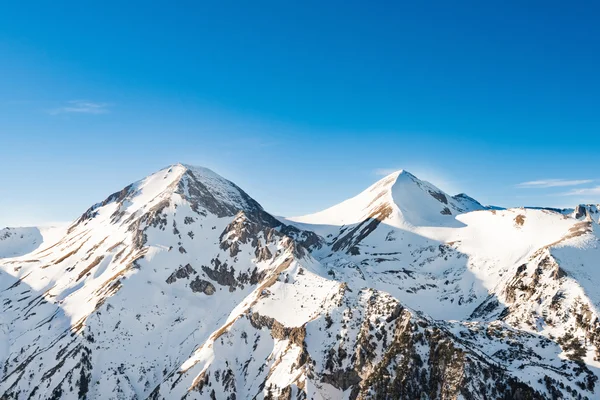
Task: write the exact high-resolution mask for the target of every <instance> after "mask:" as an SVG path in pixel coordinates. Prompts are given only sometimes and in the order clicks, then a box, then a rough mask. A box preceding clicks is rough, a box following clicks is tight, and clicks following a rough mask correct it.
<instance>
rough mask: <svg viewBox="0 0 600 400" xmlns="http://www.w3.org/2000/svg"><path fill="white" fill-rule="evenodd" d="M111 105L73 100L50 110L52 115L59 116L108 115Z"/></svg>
mask: <svg viewBox="0 0 600 400" xmlns="http://www.w3.org/2000/svg"><path fill="white" fill-rule="evenodd" d="M109 107H110V104H108V103H98V102H94V101H88V100H71V101H69V102H67V104H66V105H64V106H62V107H58V108H55V109H52V110H49V111H48V113H49V114H50V115H58V114H106V113H108V112H110V108H109Z"/></svg>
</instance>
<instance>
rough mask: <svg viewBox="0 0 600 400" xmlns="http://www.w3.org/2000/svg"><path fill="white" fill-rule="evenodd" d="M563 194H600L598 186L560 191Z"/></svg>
mask: <svg viewBox="0 0 600 400" xmlns="http://www.w3.org/2000/svg"><path fill="white" fill-rule="evenodd" d="M562 195H563V196H600V186H596V187H589V188H581V189H572V190H570V191H568V192H565V193H562Z"/></svg>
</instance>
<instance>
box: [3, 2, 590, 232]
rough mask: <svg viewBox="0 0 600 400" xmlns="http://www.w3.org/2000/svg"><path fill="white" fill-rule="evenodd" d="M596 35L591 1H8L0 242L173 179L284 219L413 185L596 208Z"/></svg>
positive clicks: (498, 201)
mask: <svg viewBox="0 0 600 400" xmlns="http://www.w3.org/2000/svg"><path fill="white" fill-rule="evenodd" d="M599 20H600V3H598V2H597V1H573V2H565V1H560V2H558V1H539V2H534V1H457V2H453V1H439V2H430V1H417V2H401V1H390V2H384V1H380V2H372V1H325V2H323V1H253V2H250V1H243V0H242V1H235V2H229V1H214V2H203V1H188V2H183V1H169V2H167V1H144V2H135V1H118V2H117V1H110V0H109V1H92V2H86V1H84V2H82V1H32V2H21V1H13V2H4V4H3V5H2V6H1V7H0V168H1V174H0V225H2V226H4V225H27V224H34V223H35V224H39V223H48V222H53V221H65V220H71V219H73V218H75V217H76V216H78V215H79V214H81V213H82V212H83V211H85V209H86V208H87V207H88V206H90V205H91V204H93V203H95V202H98V201H101V200H103V199H104V198H105V197H106V196H107V195H109V194H110V193H112V192H114V191H116V190H119V189H120V188H122V187H123V186H125V185H127V184H128V183H130V182H132V181H135V180H138V179H140V178H142V177H144V176H146V175H148V174H149V173H151V172H153V171H155V170H158V169H160V168H162V167H164V166H166V165H168V164H172V163H176V162H185V163H189V164H195V165H202V166H207V167H209V168H212V169H213V170H215V171H216V172H218V173H220V174H221V175H223V176H225V177H226V178H228V179H230V180H232V181H234V182H236V183H237V184H238V185H239V186H241V187H242V188H243V189H245V190H246V191H247V192H248V193H249V194H250V195H251V196H253V197H254V198H255V199H256V200H258V201H259V202H260V203H261V204H263V206H264V207H265V208H266V209H267V210H269V211H271V212H273V213H275V214H280V215H299V214H305V213H309V212H313V211H317V210H319V209H322V208H325V207H328V206H331V205H333V204H335V203H337V202H339V201H342V200H344V199H346V198H348V197H350V196H353V195H355V194H357V193H358V192H360V191H361V190H363V189H364V188H366V187H367V186H368V185H369V184H371V183H373V182H374V181H376V180H377V179H378V178H380V175H381V174H382V173H385V172H388V171H391V170H395V169H401V168H404V169H407V170H409V171H411V172H412V173H414V174H415V175H417V176H419V177H421V178H423V179H426V180H430V181H431V182H432V183H434V184H436V185H438V186H440V187H441V188H442V189H445V190H447V191H450V192H456V193H457V192H466V193H468V194H469V195H471V196H473V197H475V198H476V199H478V200H480V201H481V202H482V203H485V204H495V205H500V206H522V205H526V206H530V205H531V206H565V207H566V206H574V205H575V204H577V203H579V202H600V174H599V171H600V168H599V167H600V156H599V151H598V143H599V142H598V138H599V136H600V23H598V21H599ZM524 182H529V183H526V184H523V183H524Z"/></svg>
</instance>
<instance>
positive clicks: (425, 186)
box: [291, 169, 485, 226]
mask: <svg viewBox="0 0 600 400" xmlns="http://www.w3.org/2000/svg"><path fill="white" fill-rule="evenodd" d="M484 208H485V207H483V206H482V205H481V204H480V203H479V202H477V201H476V200H474V199H472V198H471V197H469V196H467V195H465V194H461V195H457V196H451V195H448V194H446V193H445V192H444V191H442V190H441V189H439V188H437V187H436V186H434V185H433V184H431V183H429V182H427V181H423V180H421V179H419V178H417V177H416V176H415V175H413V174H412V173H410V172H408V171H407V170H404V169H401V170H398V171H395V172H392V173H391V174H389V175H387V176H385V177H383V178H382V179H380V180H379V181H377V182H375V183H374V184H373V185H371V186H369V187H368V188H367V189H366V190H364V191H363V192H361V193H360V194H358V195H357V196H354V197H352V198H350V199H348V200H346V201H343V202H342V203H339V204H337V205H335V206H333V207H330V208H328V209H326V210H323V211H320V212H317V213H315V214H311V215H305V216H301V217H293V218H291V220H293V221H297V222H302V223H314V224H322V225H348V224H355V223H359V222H361V221H363V220H365V219H367V218H371V217H372V216H373V215H375V214H378V212H377V210H382V209H386V210H388V211H389V212H387V213H386V214H388V216H389V218H393V219H395V220H396V221H395V223H394V225H403V226H404V225H406V224H408V225H412V226H431V225H439V226H445V225H448V224H452V223H453V222H452V221H455V220H454V216H456V215H458V214H461V213H464V212H469V211H474V210H481V209H484ZM392 214H396V217H394V216H393V215H392Z"/></svg>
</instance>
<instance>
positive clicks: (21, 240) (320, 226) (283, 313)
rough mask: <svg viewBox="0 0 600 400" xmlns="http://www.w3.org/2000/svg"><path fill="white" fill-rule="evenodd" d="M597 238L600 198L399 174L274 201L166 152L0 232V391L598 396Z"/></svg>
mask: <svg viewBox="0 0 600 400" xmlns="http://www.w3.org/2000/svg"><path fill="white" fill-rule="evenodd" d="M82 211H83V210H82ZM599 244H600V205H578V206H576V207H575V208H573V209H564V210H557V209H549V208H511V209H502V208H499V207H489V206H484V205H482V204H481V203H479V202H478V201H476V200H475V199H473V198H471V197H469V196H468V195H466V194H458V195H454V196H452V195H449V194H447V193H445V192H444V191H442V190H440V189H438V188H437V187H436V186H434V185H433V184H431V183H429V182H425V181H422V180H420V179H419V178H417V177H416V176H414V175H412V174H411V173H409V172H407V171H398V172H395V173H393V174H390V175H388V176H386V177H385V178H383V179H381V180H380V181H378V182H376V183H375V184H373V185H372V186H370V187H369V188H367V189H366V190H364V191H363V192H362V193H360V194H358V195H357V196H355V197H353V198H351V199H348V200H346V201H344V202H342V203H340V204H338V205H335V206H333V207H331V208H328V209H326V210H323V211H321V212H318V213H315V214H311V215H305V216H299V217H279V216H275V215H272V214H271V213H269V212H268V210H265V209H264V208H263V207H262V206H261V205H260V204H259V203H258V202H257V201H255V200H254V199H252V198H251V197H250V196H249V195H248V194H247V193H246V192H244V190H242V189H241V188H240V187H238V186H237V185H235V184H234V183H233V182H230V181H229V180H227V179H225V178H223V177H221V176H219V175H218V174H216V173H214V172H213V171H211V170H209V169H206V168H201V167H192V166H189V165H184V164H175V165H171V166H169V167H167V168H165V169H162V170H160V171H158V172H156V173H154V174H151V175H149V176H148V177H146V178H144V179H142V180H140V181H138V182H135V183H132V184H130V185H128V186H126V187H125V188H123V189H121V190H119V191H117V192H115V193H113V194H111V195H110V196H108V197H107V198H106V199H105V200H103V201H101V202H99V203H97V204H94V205H92V206H91V207H90V208H89V209H88V210H86V211H85V212H83V214H82V215H81V216H80V217H79V218H77V219H76V220H75V221H73V222H72V223H70V224H69V225H66V226H59V227H53V228H40V227H25V228H23V227H21V228H17V227H15V228H12V227H10V228H5V229H2V230H0V306H1V307H2V312H1V313H0V399H149V400H158V399H188V400H192V399H212V400H215V399H223V400H225V399H227V400H243V399H285V400H292V399H294V400H300V399H465V400H469V399H598V398H600V384H599V382H598V377H599V376H600V321H599V315H600V314H599V310H600V287H599V286H600V245H599Z"/></svg>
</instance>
